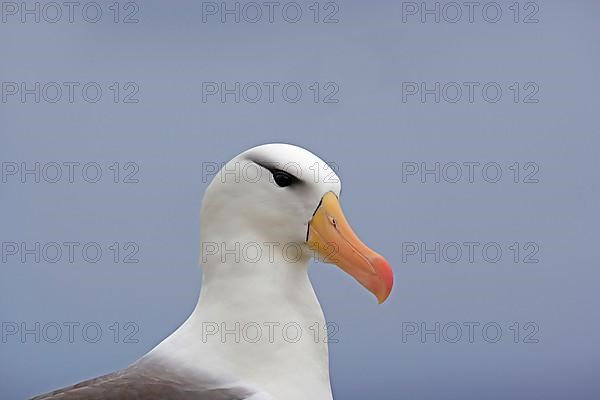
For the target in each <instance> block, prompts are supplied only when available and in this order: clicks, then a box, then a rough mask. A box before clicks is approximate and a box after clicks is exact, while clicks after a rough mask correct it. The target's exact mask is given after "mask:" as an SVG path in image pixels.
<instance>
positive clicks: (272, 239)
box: [34, 144, 393, 400]
mask: <svg viewBox="0 0 600 400" xmlns="http://www.w3.org/2000/svg"><path fill="white" fill-rule="evenodd" d="M340 191H341V182H340V180H339V178H338V176H337V175H336V174H335V173H334V172H333V170H332V169H331V167H329V166H328V165H327V164H326V163H325V162H323V161H322V160H321V159H320V158H318V157H317V156H315V155H314V154H312V153H311V152H309V151H307V150H305V149H303V148H301V147H297V146H293V145H289V144H266V145H261V146H258V147H254V148H251V149H249V150H247V151H245V152H243V153H241V154H239V155H238V156H236V157H235V158H233V159H232V160H231V161H229V162H228V163H226V164H225V165H224V166H223V167H222V168H221V170H220V172H219V173H217V174H216V175H215V176H214V178H213V179H212V181H211V183H210V184H209V186H208V188H207V189H206V192H205V195H204V198H203V200H202V207H201V211H200V236H201V264H202V268H203V273H202V285H201V290H200V296H199V299H198V303H197V305H196V307H195V309H194V311H193V312H192V313H191V315H190V316H189V317H188V319H187V320H186V321H185V322H184V323H183V324H182V325H181V326H180V327H179V328H178V329H176V330H175V331H174V332H173V333H172V334H171V335H170V336H168V337H167V338H166V339H164V340H163V341H162V342H161V343H159V344H158V345H157V346H156V347H154V348H153V349H152V350H151V351H149V352H148V353H146V354H145V355H144V356H143V357H142V358H140V359H139V360H137V361H135V362H134V363H133V364H131V365H130V366H129V367H127V368H125V369H122V370H120V371H116V372H113V373H110V374H107V375H104V376H101V377H98V378H94V379H90V380H87V381H84V382H81V383H78V384H76V385H73V386H70V387H67V388H63V389H59V390H56V391H53V392H51V393H47V394H44V395H40V396H37V397H34V399H39V400H42V399H44V400H50V399H52V400H58V399H61V400H82V399H88V400H99V399H110V400H112V399H114V400H117V399H119V400H122V399H143V400H155V399H170V400H181V399H199V400H232V399H240V400H241V399H246V400H267V399H268V400H274V399H280V400H307V399H310V400H328V399H333V395H332V391H331V384H330V382H329V357H328V349H327V341H326V340H324V339H323V338H324V336H326V327H327V324H326V321H325V317H324V315H323V311H322V309H321V305H320V304H319V301H318V299H317V297H316V295H315V292H314V290H313V287H312V285H311V282H310V280H309V277H308V267H309V262H310V259H311V258H313V257H315V258H317V259H320V260H322V261H324V262H327V263H332V264H336V265H337V266H338V267H339V268H340V269H342V270H343V271H345V272H346V273H348V274H350V275H351V276H352V277H354V278H355V279H356V281H358V282H359V283H360V284H361V285H362V286H364V287H365V288H366V289H367V290H369V291H370V292H372V293H373V294H374V295H375V297H376V298H377V301H378V302H379V303H383V302H384V301H385V300H386V298H387V297H388V296H389V294H390V292H391V290H392V285H393V275H392V269H391V268H390V266H389V264H388V263H387V261H386V260H385V259H384V258H383V257H382V256H381V255H379V254H378V253H376V252H375V251H373V250H371V249H370V248H369V247H367V246H366V245H365V244H364V243H363V242H361V241H360V240H359V238H358V237H357V236H356V235H355V234H354V232H353V230H352V229H351V227H350V225H349V223H348V221H347V220H346V218H345V216H344V214H343V213H342V208H341V206H340V202H339V197H340ZM319 333H320V334H319Z"/></svg>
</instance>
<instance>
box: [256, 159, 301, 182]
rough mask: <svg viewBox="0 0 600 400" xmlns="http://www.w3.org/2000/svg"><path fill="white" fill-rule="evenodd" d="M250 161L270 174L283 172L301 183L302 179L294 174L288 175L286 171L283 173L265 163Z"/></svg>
mask: <svg viewBox="0 0 600 400" xmlns="http://www.w3.org/2000/svg"><path fill="white" fill-rule="evenodd" d="M250 161H252V162H253V163H255V164H257V165H259V166H261V167H263V168H264V169H266V170H267V171H269V172H270V173H274V172H277V171H281V172H284V173H286V174H288V175H290V176H291V177H292V178H294V179H296V180H297V181H298V182H302V179H300V178H298V177H297V176H296V175H294V174H290V173H289V172H287V171H285V170H283V169H279V168H275V167H274V166H269V165H268V164H266V163H263V162H261V161H256V160H250Z"/></svg>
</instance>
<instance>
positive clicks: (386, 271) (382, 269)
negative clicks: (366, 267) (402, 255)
mask: <svg viewBox="0 0 600 400" xmlns="http://www.w3.org/2000/svg"><path fill="white" fill-rule="evenodd" d="M372 262H373V265H374V266H375V269H376V271H377V275H379V278H380V280H381V286H380V289H379V290H378V293H377V294H376V296H377V301H378V302H379V304H381V303H383V302H384V301H386V299H387V298H388V297H389V295H390V293H391V292H392V287H393V286H394V272H393V271H392V267H390V264H389V263H388V262H387V261H386V259H385V258H383V257H381V256H378V257H376V258H375V259H373V261H372Z"/></svg>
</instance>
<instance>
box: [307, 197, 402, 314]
mask: <svg viewBox="0 0 600 400" xmlns="http://www.w3.org/2000/svg"><path fill="white" fill-rule="evenodd" d="M307 244H308V247H310V248H311V249H312V250H313V251H314V252H315V253H316V255H317V256H318V258H319V259H320V260H322V261H325V262H329V263H333V264H336V265H337V266H338V267H340V268H341V269H342V270H344V271H345V272H347V273H348V274H350V275H351V276H352V277H354V279H356V280H357V281H358V282H359V283H360V284H361V285H363V286H364V287H365V288H367V289H368V290H369V291H370V292H371V293H373V294H374V295H375V296H376V297H377V300H378V301H379V304H381V303H383V302H384V301H385V299H387V297H388V296H389V294H390V292H391V291H392V286H393V284H394V274H393V273H392V269H391V268H390V265H389V264H388V262H387V261H386V260H385V258H383V257H382V256H380V255H379V254H377V253H376V252H374V251H373V250H371V249H370V248H369V247H367V246H366V245H365V244H364V243H363V242H361V241H360V239H359V238H358V236H356V234H354V232H353V231H352V228H351V227H350V224H348V221H347V220H346V217H345V216H344V213H343V212H342V207H341V205H340V202H339V200H338V198H337V196H336V195H335V194H334V193H333V192H327V193H326V194H325V195H324V196H323V198H322V199H321V204H319V207H318V208H317V210H316V211H315V214H314V215H313V217H312V219H311V220H310V223H309V225H308V240H307Z"/></svg>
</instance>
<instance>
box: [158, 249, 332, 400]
mask: <svg viewBox="0 0 600 400" xmlns="http://www.w3.org/2000/svg"><path fill="white" fill-rule="evenodd" d="M234 242H235V241H231V242H228V243H227V244H226V245H227V246H229V247H227V249H228V250H231V251H230V252H229V254H228V256H226V257H222V252H221V251H218V252H215V251H212V250H210V249H208V250H209V251H208V254H205V255H203V259H202V263H203V277H202V288H201V293H200V297H199V299H198V304H197V306H196V308H195V310H194V311H193V313H192V315H191V316H190V317H189V319H188V320H187V321H186V322H185V323H184V324H183V325H182V326H181V327H180V328H179V329H178V331H176V332H175V333H174V334H173V335H172V336H171V337H170V338H168V339H167V340H165V342H167V343H168V345H167V346H166V347H165V349H167V351H166V352H163V353H165V354H166V353H168V354H169V356H170V357H173V356H176V357H177V359H178V362H179V363H182V362H183V363H185V364H188V366H189V367H191V368H194V366H195V364H199V365H200V364H201V365H211V366H213V368H214V369H216V370H220V371H222V372H223V373H224V374H225V373H227V374H231V375H232V376H235V377H236V378H237V379H240V380H242V381H247V382H252V383H254V384H255V385H258V386H259V387H260V389H261V390H264V391H265V392H267V393H269V394H271V395H272V396H274V397H275V398H277V399H280V398H281V399H289V400H295V399H298V400H299V399H307V398H309V399H316V400H329V399H331V398H332V395H331V386H330V382H329V357H328V348H327V334H326V322H325V318H324V316H323V311H322V309H321V306H320V304H319V301H318V299H317V297H316V295H315V292H314V290H313V287H312V285H311V283H310V280H309V277H308V265H309V258H308V257H304V256H302V257H300V256H299V257H296V258H292V256H291V254H292V251H291V250H290V249H283V246H279V245H272V249H271V250H270V253H269V254H268V255H267V256H264V255H263V258H261V259H255V254H254V255H250V253H249V252H248V253H247V254H246V255H244V254H243V253H240V254H239V256H237V257H236V255H238V253H237V252H236V250H235V245H234ZM238 243H249V242H248V241H238ZM223 245H225V244H223ZM242 248H243V246H241V247H240V251H242V250H241V249H242ZM213 250H214V249H213ZM221 250H222V249H221ZM285 250H288V253H287V254H286V253H285V252H284V251H285ZM248 251H249V250H248ZM263 251H264V248H263ZM183 360H185V361H183Z"/></svg>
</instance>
